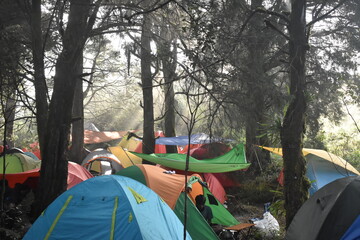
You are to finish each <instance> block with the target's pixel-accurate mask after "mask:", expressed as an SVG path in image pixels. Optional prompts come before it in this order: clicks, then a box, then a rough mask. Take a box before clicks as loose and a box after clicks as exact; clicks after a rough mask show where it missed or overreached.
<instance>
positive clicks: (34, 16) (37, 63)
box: [30, 0, 49, 152]
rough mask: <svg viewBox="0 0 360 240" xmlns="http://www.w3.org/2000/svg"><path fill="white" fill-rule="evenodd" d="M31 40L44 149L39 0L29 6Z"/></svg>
mask: <svg viewBox="0 0 360 240" xmlns="http://www.w3.org/2000/svg"><path fill="white" fill-rule="evenodd" d="M30 21H31V23H30V25H31V38H32V39H31V40H32V54H33V61H34V78H35V81H34V85H35V99H36V121H37V126H38V128H37V132H38V138H39V146H40V150H41V152H42V150H43V149H44V142H45V129H46V122H47V116H48V115H47V114H48V107H49V106H48V99H47V95H48V92H47V86H46V82H45V73H44V52H43V40H42V32H41V0H33V1H32V7H31V20H30Z"/></svg>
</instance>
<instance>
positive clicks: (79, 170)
mask: <svg viewBox="0 0 360 240" xmlns="http://www.w3.org/2000/svg"><path fill="white" fill-rule="evenodd" d="M68 172H69V173H68V178H67V183H68V187H67V189H70V188H72V187H73V186H75V185H76V184H78V183H81V182H82V181H85V180H86V179H89V178H92V177H93V175H92V174H91V173H90V172H89V171H88V170H86V169H85V168H84V167H83V166H81V165H79V164H77V163H74V162H69V165H68Z"/></svg>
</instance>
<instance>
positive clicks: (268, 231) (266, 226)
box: [254, 212, 280, 237]
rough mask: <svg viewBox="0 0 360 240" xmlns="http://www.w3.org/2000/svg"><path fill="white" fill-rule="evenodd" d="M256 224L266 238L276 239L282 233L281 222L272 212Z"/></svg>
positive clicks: (264, 215) (267, 213)
mask: <svg viewBox="0 0 360 240" xmlns="http://www.w3.org/2000/svg"><path fill="white" fill-rule="evenodd" d="M254 224H255V228H257V229H258V230H259V231H260V232H261V233H262V235H263V236H264V237H274V236H276V235H277V234H278V233H279V231H280V226H279V222H278V221H277V220H276V218H275V217H274V216H273V215H271V213H270V212H265V213H264V214H263V219H260V220H258V221H254Z"/></svg>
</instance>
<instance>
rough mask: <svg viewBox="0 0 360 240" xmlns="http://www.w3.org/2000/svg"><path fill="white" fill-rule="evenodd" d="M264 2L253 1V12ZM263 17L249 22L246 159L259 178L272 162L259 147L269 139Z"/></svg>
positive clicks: (250, 169)
mask: <svg viewBox="0 0 360 240" xmlns="http://www.w3.org/2000/svg"><path fill="white" fill-rule="evenodd" d="M262 2H263V0H252V1H251V9H252V10H255V9H257V8H259V7H262ZM263 21H264V20H263V16H261V15H254V16H253V17H252V19H251V20H250V22H249V28H250V29H249V35H250V36H253V37H251V39H250V40H249V41H248V42H247V48H248V51H249V53H248V60H247V62H248V71H249V74H248V82H247V85H248V94H247V98H248V103H247V105H248V107H247V109H248V113H247V115H248V116H247V117H246V123H245V125H246V158H247V160H248V161H249V162H251V166H250V168H249V171H248V172H249V173H250V174H255V175H257V174H259V173H260V172H261V171H262V169H264V168H266V167H267V165H268V164H269V162H270V153H269V152H268V151H265V150H261V149H260V148H259V147H257V146H256V145H263V144H265V143H266V137H265V136H261V135H262V132H261V124H263V123H264V115H265V99H264V97H265V91H264V89H265V88H266V87H267V86H266V85H265V84H264V82H265V81H264V79H265V77H266V76H265V73H264V69H263V65H264V63H265V52H266V50H267V49H268V45H269V44H268V41H265V39H264V37H263V35H262V34H259V30H260V29H262V28H263Z"/></svg>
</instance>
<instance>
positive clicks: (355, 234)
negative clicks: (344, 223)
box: [341, 216, 360, 240]
mask: <svg viewBox="0 0 360 240" xmlns="http://www.w3.org/2000/svg"><path fill="white" fill-rule="evenodd" d="M341 240H360V216H358V217H357V218H356V219H355V221H354V222H353V224H351V226H350V228H349V229H348V230H347V231H346V232H345V234H344V236H342V238H341Z"/></svg>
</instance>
